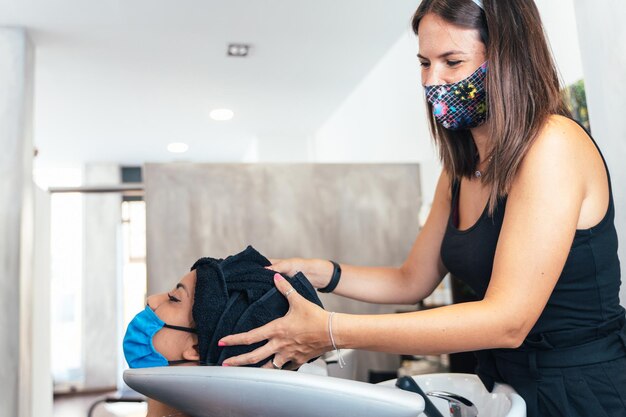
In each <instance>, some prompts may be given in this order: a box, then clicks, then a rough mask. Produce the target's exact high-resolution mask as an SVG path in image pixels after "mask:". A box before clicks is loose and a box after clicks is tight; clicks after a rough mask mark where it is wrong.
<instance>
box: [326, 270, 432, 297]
mask: <svg viewBox="0 0 626 417" xmlns="http://www.w3.org/2000/svg"><path fill="white" fill-rule="evenodd" d="M331 270H332V267H331ZM329 276H330V275H329ZM419 284H420V282H419V279H415V278H414V279H411V277H409V276H407V274H406V273H405V272H404V271H403V270H402V269H401V268H392V267H361V266H353V265H345V264H342V265H341V280H340V281H339V284H338V285H337V288H335V290H334V291H333V293H334V294H338V295H342V296H344V297H348V298H352V299H355V300H360V301H366V302H369V303H378V304H416V303H417V302H418V301H420V300H422V299H423V298H425V297H427V296H428V295H429V294H430V292H431V291H432V289H431V288H430V287H431V286H430V285H427V288H420V285H419ZM422 287H424V286H422Z"/></svg>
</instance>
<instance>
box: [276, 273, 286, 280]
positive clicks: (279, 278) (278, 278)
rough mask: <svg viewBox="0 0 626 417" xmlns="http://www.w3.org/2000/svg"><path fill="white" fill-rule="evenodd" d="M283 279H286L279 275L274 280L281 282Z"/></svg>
mask: <svg viewBox="0 0 626 417" xmlns="http://www.w3.org/2000/svg"><path fill="white" fill-rule="evenodd" d="M281 279H285V278H283V276H282V275H280V274H278V273H276V274H274V280H275V281H280V280H281Z"/></svg>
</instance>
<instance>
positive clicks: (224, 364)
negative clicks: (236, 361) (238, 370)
mask: <svg viewBox="0 0 626 417" xmlns="http://www.w3.org/2000/svg"><path fill="white" fill-rule="evenodd" d="M222 366H230V365H229V364H227V363H224V362H222Z"/></svg>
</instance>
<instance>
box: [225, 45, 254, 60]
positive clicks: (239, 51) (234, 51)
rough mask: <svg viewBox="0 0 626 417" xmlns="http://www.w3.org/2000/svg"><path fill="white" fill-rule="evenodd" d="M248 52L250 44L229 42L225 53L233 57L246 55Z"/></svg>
mask: <svg viewBox="0 0 626 417" xmlns="http://www.w3.org/2000/svg"><path fill="white" fill-rule="evenodd" d="M248 52H250V45H248V44H245V43H231V44H229V45H228V49H227V50H226V54H227V55H228V56H233V57H246V56H248Z"/></svg>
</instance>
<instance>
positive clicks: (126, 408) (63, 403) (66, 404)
mask: <svg viewBox="0 0 626 417" xmlns="http://www.w3.org/2000/svg"><path fill="white" fill-rule="evenodd" d="M114 394H115V392H112V393H105V394H96V395H64V396H60V397H57V398H55V400H54V409H53V410H54V411H53V417H89V416H88V415H87V413H88V412H89V408H90V407H91V406H92V405H93V404H94V403H95V402H96V401H98V400H100V399H104V398H106V397H107V396H112V395H114ZM145 416H146V405H145V403H140V404H138V403H112V404H98V405H97V406H96V407H95V408H94V410H93V413H92V415H91V416H90V417H145Z"/></svg>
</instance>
